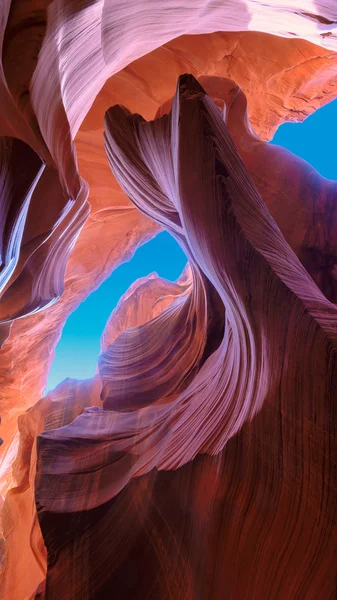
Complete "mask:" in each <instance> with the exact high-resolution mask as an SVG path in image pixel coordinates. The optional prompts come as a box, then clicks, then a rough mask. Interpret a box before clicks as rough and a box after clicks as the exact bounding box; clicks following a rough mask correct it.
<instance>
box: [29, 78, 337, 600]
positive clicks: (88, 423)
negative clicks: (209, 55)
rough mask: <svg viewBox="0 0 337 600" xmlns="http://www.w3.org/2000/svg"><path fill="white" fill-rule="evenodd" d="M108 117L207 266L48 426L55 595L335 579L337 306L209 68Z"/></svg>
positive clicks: (319, 586) (149, 205) (42, 484)
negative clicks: (255, 166) (70, 416)
mask: <svg viewBox="0 0 337 600" xmlns="http://www.w3.org/2000/svg"><path fill="white" fill-rule="evenodd" d="M105 127H106V132H105V140H106V148H107V155H108V159H109V162H110V165H111V168H112V170H113V172H114V174H115V177H116V178H117V179H118V181H119V183H120V185H121V186H122V188H123V190H124V191H125V193H126V194H127V195H128V196H129V197H130V198H131V199H132V201H133V202H134V203H135V204H136V205H137V206H139V208H140V209H141V210H142V211H143V212H145V214H147V215H148V216H150V217H151V218H152V219H153V220H156V221H157V222H158V223H159V224H160V225H162V226H165V227H166V228H167V229H168V230H169V231H170V232H171V234H172V235H174V236H175V237H176V238H177V240H178V241H179V243H180V244H181V245H182V247H183V248H184V250H185V252H186V254H187V256H188V258H189V263H190V267H191V274H192V280H193V285H192V287H191V286H190V289H189V288H187V289H186V290H184V291H183V293H182V294H180V295H179V296H178V297H177V298H176V299H175V300H174V301H173V302H172V303H171V304H170V305H169V306H168V307H167V308H165V309H164V310H163V311H162V312H161V313H160V314H159V315H158V317H156V318H154V319H152V320H151V321H149V322H147V323H145V324H143V325H141V326H140V327H138V328H131V329H130V328H129V329H126V330H125V331H124V332H123V333H121V334H120V335H119V336H118V337H117V338H116V339H115V341H114V342H113V343H112V344H111V345H110V346H109V347H108V348H107V350H105V352H104V353H103V354H102V356H101V359H100V363H99V365H100V375H101V377H102V380H103V399H104V402H103V407H102V408H100V407H97V406H96V407H93V408H87V409H85V410H84V411H83V412H82V413H81V414H80V415H79V416H78V417H77V418H76V419H75V420H74V421H72V422H70V423H69V425H66V426H64V427H62V428H61V429H52V430H49V431H46V432H44V433H43V434H41V435H40V436H39V440H38V462H37V480H36V485H37V488H36V501H37V507H38V515H39V520H40V524H41V529H42V533H43V535H44V539H45V542H46V545H47V550H48V552H49V559H48V571H47V580H46V594H47V597H48V598H57V597H59V596H60V594H61V593H63V597H65V598H74V597H78V598H79V597H80V596H81V595H82V594H85V593H86V592H87V590H90V594H91V597H94V598H95V597H96V598H100V597H101V598H104V597H109V594H112V593H115V594H116V595H117V596H119V597H125V596H129V597H134V596H135V595H136V596H137V597H139V598H148V597H153V598H172V599H173V598H181V599H183V598H199V597H205V598H223V597H224V594H225V595H227V596H228V597H230V598H256V599H257V598H264V597H267V598H278V597H279V598H289V597H295V598H296V597H303V598H315V597H316V598H317V597H318V598H319V597H322V598H323V597H324V598H333V594H334V593H335V583H336V566H335V561H334V552H335V549H336V542H337V539H336V536H337V533H336V529H335V527H334V523H335V520H336V502H335V500H336V489H335V483H336V480H335V478H334V477H335V472H334V465H335V460H336V450H335V447H336V446H335V441H336V408H335V397H336V391H337V387H336V348H337V309H336V307H335V306H334V304H332V303H331V302H330V301H329V300H328V299H327V298H326V296H325V295H324V294H323V293H322V291H321V290H320V289H319V287H318V286H317V285H316V284H315V282H314V281H313V279H312V278H311V277H310V275H309V274H308V271H307V270H306V269H305V268H304V266H303V265H302V264H301V261H300V260H299V257H298V256H297V254H299V253H298V251H297V248H294V249H292V247H291V246H290V245H289V244H288V243H287V241H286V239H285V237H284V235H283V234H282V228H281V229H280V228H279V227H278V225H277V223H276V222H275V220H274V219H273V217H272V216H271V214H270V211H269V210H268V208H267V206H266V203H265V202H264V201H263V200H262V198H261V196H260V194H259V193H258V190H257V188H256V187H255V185H254V183H253V181H252V179H251V178H250V177H249V175H248V172H247V170H246V168H245V167H244V164H243V163H242V161H241V159H240V157H239V155H238V154H237V152H236V149H235V146H234V144H233V141H232V140H231V137H230V135H229V132H228V129H227V127H226V125H225V121H224V119H223V116H222V114H221V112H220V111H219V108H218V107H217V106H216V105H215V103H213V101H212V100H211V99H210V98H209V96H207V95H206V94H205V92H204V90H203V88H202V87H201V86H200V84H198V83H197V81H196V80H195V79H194V78H193V77H191V76H183V77H181V78H180V80H179V84H178V88H177V93H176V96H175V98H174V101H173V105H172V110H171V112H170V113H169V115H164V116H162V117H161V118H158V119H157V120H155V121H152V122H146V121H144V120H143V119H142V117H140V116H139V115H136V116H132V115H131V114H130V113H129V112H128V111H127V110H126V109H123V108H121V107H118V106H116V107H114V108H112V109H110V110H109V111H108V112H107V115H106V121H105ZM201 223H202V226H201V225H200V224H201ZM160 335H161V336H162V338H161V340H160V341H161V343H159V342H158V338H159V336H160ZM166 341H168V342H169V347H167V345H166V344H165V342H166ZM156 342H157V343H156ZM179 352H181V355H179ZM177 357H178V360H177ZM121 373H122V374H123V376H121ZM154 374H156V375H155V376H154ZM135 381H137V386H136V385H135V383H134V382H135ZM107 382H108V389H107V388H106V386H107ZM327 448H329V451H328V459H327V454H326V452H327ZM199 455H206V456H204V457H199ZM212 456H213V457H216V458H211V457H212ZM237 462H239V467H238V469H237ZM187 463H190V464H189V465H187ZM185 465H187V466H185ZM184 466H185V467H184ZM181 467H184V469H181ZM160 471H166V472H167V473H166V474H165V475H164V474H163V475H162V474H160V473H158V472H160ZM157 473H158V474H157ZM208 478H209V479H210V487H208V483H207V481H208ZM162 486H163V487H162ZM317 515H319V518H317ZM117 523H118V525H116V524H117ZM129 528H130V529H129ZM65 530H67V532H68V534H69V535H68V536H67V539H64V536H62V535H61V532H62V531H65ZM97 546H98V547H99V548H101V549H102V553H103V556H104V561H106V562H105V564H106V565H108V567H107V568H106V569H102V558H103V556H102V555H101V556H100V555H99V552H94V555H95V556H96V559H95V558H93V556H92V554H93V553H92V548H93V547H95V548H97ZM108 547H109V549H108V550H107V548H108ZM205 548H207V552H205ZM105 550H106V551H105ZM136 555H137V556H138V558H137V559H136ZM289 556H291V557H292V560H291V561H289ZM98 557H99V558H98ZM79 564H80V565H81V574H80V575H79V572H78V565H79ZM135 564H137V569H136V572H135V573H134V574H132V575H131V576H130V577H128V578H126V576H125V574H126V572H129V571H131V572H132V570H133V566H134V565H135ZM148 564H151V567H149V568H148V566H147V565H148ZM243 568H244V574H242V569H243ZM154 572H156V573H157V577H155V576H154ZM158 574H160V575H158ZM229 574H231V575H229ZM65 587H66V588H67V591H64V589H65Z"/></svg>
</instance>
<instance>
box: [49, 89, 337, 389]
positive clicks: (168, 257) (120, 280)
mask: <svg viewBox="0 0 337 600" xmlns="http://www.w3.org/2000/svg"><path fill="white" fill-rule="evenodd" d="M336 139H337V100H336V101H334V102H331V103H330V104H328V105H326V106H324V107H323V108H321V109H320V110H318V111H316V112H315V113H314V114H313V115H311V116H310V117H308V118H307V119H306V120H305V121H304V122H303V123H285V124H284V125H281V127H279V129H278V131H277V132H276V134H275V136H274V138H273V140H272V142H271V143H273V144H277V145H279V146H283V147H284V148H287V149H288V150H290V151H291V152H293V153H294V154H297V155H298V156H301V157H302V158H304V159H305V160H306V161H307V162H309V163H310V164H311V165H313V167H315V169H317V171H319V173H320V174H321V175H323V177H327V178H328V179H337V161H336V158H335V148H334V146H335V140H336ZM185 264H186V257H185V255H184V253H183V252H182V250H181V249H180V247H179V246H178V244H177V243H176V242H175V240H174V239H173V238H172V237H171V236H170V235H169V234H168V233H166V232H163V233H160V234H158V235H157V236H156V237H155V238H154V239H153V240H151V241H150V242H148V243H147V244H145V245H144V246H141V247H140V248H139V249H138V250H137V251H136V252H135V254H134V256H133V258H132V259H131V260H130V261H129V262H127V263H124V264H123V265H121V266H120V267H118V268H117V269H116V270H115V271H114V272H113V273H112V274H111V275H110V277H109V278H108V279H106V281H104V282H103V283H102V285H101V286H100V287H99V288H98V290H96V291H95V292H93V293H92V294H90V296H89V297H88V298H87V299H86V300H85V301H84V302H82V304H80V306H79V307H78V308H77V310H75V311H74V312H73V313H72V314H71V315H70V316H69V318H68V320H67V322H66V324H65V326H64V328H63V332H62V337H61V339H60V341H59V343H58V345H57V347H56V353H55V358H54V361H53V364H52V367H51V370H50V373H49V378H48V383H47V387H46V391H49V390H51V389H53V388H54V387H55V386H56V385H57V384H58V383H60V382H61V381H63V380H64V379H65V378H66V377H71V378H75V379H86V378H88V377H92V376H93V375H94V373H95V370H96V364H97V359H98V355H99V344H100V337H101V334H102V332H103V329H104V326H105V323H106V321H107V319H108V317H109V315H110V313H111V312H112V310H113V309H114V308H115V306H116V304H117V303H118V301H119V299H120V297H121V296H122V295H123V294H124V293H125V292H126V291H127V289H128V288H129V287H130V285H131V284H132V283H133V282H134V281H135V280H136V279H139V278H140V277H144V276H146V275H148V274H149V273H152V272H153V271H155V272H156V273H158V275H159V276H160V277H164V278H165V279H169V280H171V281H175V280H176V279H177V278H178V277H179V275H180V274H181V272H182V270H183V268H184V266H185Z"/></svg>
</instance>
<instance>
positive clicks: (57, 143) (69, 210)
mask: <svg viewBox="0 0 337 600" xmlns="http://www.w3.org/2000/svg"><path fill="white" fill-rule="evenodd" d="M153 9H154V5H153V0H146V1H145V2H143V3H142V5H141V6H140V5H139V2H138V0H129V2H128V5H127V9H126V8H125V6H124V2H119V1H117V0H110V1H109V0H105V1H103V0H100V1H99V2H95V3H94V4H92V3H89V4H84V5H83V3H82V2H81V1H79V0H72V1H71V2H64V0H54V1H53V2H49V1H48V0H39V1H38V2H35V4H34V2H33V0H29V1H28V2H25V3H24V5H23V4H22V3H19V2H15V1H13V2H10V0H6V2H3V3H2V8H1V10H2V14H1V17H2V18H1V32H0V35H1V42H2V69H1V77H0V79H1V94H2V97H3V105H4V109H5V110H4V117H3V119H2V123H1V124H0V131H1V132H2V135H7V136H11V137H14V138H16V137H17V138H19V139H21V140H23V141H24V142H26V143H27V144H28V145H29V146H30V147H31V149H32V150H33V151H34V152H36V153H37V154H38V155H39V156H40V157H41V158H42V159H43V161H44V162H45V163H46V164H47V165H48V167H49V168H51V169H54V168H56V170H57V174H56V173H55V172H54V171H52V173H50V174H49V176H50V177H51V178H52V179H53V178H56V179H57V182H56V181H55V182H54V184H53V187H54V188H55V189H54V193H55V197H54V198H52V199H51V200H52V201H51V202H50V211H49V212H50V213H51V214H49V215H48V219H47V223H43V219H41V218H40V219H39V226H38V227H36V214H38V215H39V216H40V217H41V212H43V210H44V208H43V207H44V206H45V203H46V200H45V193H46V185H47V187H48V188H49V186H50V180H49V178H48V175H46V177H47V179H48V181H47V183H46V184H44V183H43V182H42V181H41V184H38V185H37V189H36V192H35V202H34V198H32V203H33V204H34V205H35V206H34V209H32V207H30V206H29V205H28V201H27V199H25V195H24V193H23V195H22V197H21V198H20V199H19V200H17V202H19V203H20V204H21V205H25V206H26V209H25V213H23V212H22V211H21V213H20V214H21V227H20V228H19V229H18V228H14V230H13V232H12V234H13V235H14V238H15V242H14V245H15V246H16V248H17V249H16V253H15V255H16V259H15V261H14V263H13V264H12V267H11V269H8V268H7V267H8V265H7V262H8V260H9V259H8V258H7V261H5V262H4V263H3V265H1V267H2V271H3V273H2V274H3V276H4V275H6V277H5V280H4V281H3V282H2V287H1V289H0V293H1V294H2V295H3V296H2V299H1V305H2V313H0V322H2V321H5V322H6V321H8V320H13V319H16V318H18V317H21V316H24V315H27V314H32V313H34V312H36V311H38V310H41V309H42V308H45V307H47V306H49V305H50V304H52V303H53V302H55V300H56V299H57V298H59V297H60V295H61V294H62V292H63V289H64V273H65V267H66V264H67V261H68V258H69V253H70V250H71V249H72V246H73V244H74V243H75V241H76V237H77V236H78V234H79V232H80V230H81V228H82V226H83V224H84V222H85V220H86V219H87V217H88V211H89V207H88V204H87V196H88V188H87V186H86V184H85V182H84V181H83V180H82V178H81V177H80V174H79V171H78V166H77V157H76V152H75V146H74V138H75V136H76V133H77V132H78V130H79V128H80V126H81V123H82V121H83V119H84V118H85V116H86V115H87V113H88V111H89V109H90V107H91V105H92V103H93V101H94V99H95V97H96V96H97V94H98V93H99V91H100V90H101V88H102V86H103V85H104V83H105V82H106V81H107V79H108V78H109V77H111V76H112V75H113V74H115V73H118V72H119V71H121V70H122V69H123V68H125V67H126V66H127V65H129V64H130V63H131V62H133V61H135V60H137V59H138V58H140V57H142V56H144V55H146V54H147V53H149V52H151V51H153V50H155V49H156V48H158V47H159V46H162V45H163V44H166V43H168V42H169V41H170V40H172V39H174V38H176V37H178V36H181V35H183V34H186V33H189V34H210V33H212V32H214V31H229V30H230V31H241V30H254V31H261V32H264V31H267V32H268V33H270V32H271V30H270V25H271V24H273V27H274V29H273V31H272V33H274V34H276V35H280V36H284V37H290V38H304V39H306V40H308V41H310V42H311V43H314V44H319V45H321V46H322V47H325V48H328V49H330V50H332V51H335V50H336V48H337V37H336V27H337V25H336V23H337V11H336V9H335V7H334V3H333V2H332V1H331V2H328V3H326V2H325V3H321V2H318V3H315V2H313V3H312V6H311V7H308V4H307V0H297V1H296V2H295V4H294V3H292V5H291V7H290V6H289V9H288V10H285V9H284V5H283V3H280V2H279V1H278V0H273V2H271V4H270V5H266V4H265V3H262V2H259V1H256V0H254V1H249V0H248V1H246V2H244V1H242V2H237V1H235V2H233V1H230V0H228V1H227V2H225V3H223V2H219V3H209V2H205V0H198V1H197V2H194V3H193V4H190V5H186V3H184V2H178V3H177V2H176V1H174V2H173V1H172V0H167V2H166V3H165V5H164V6H163V7H162V9H161V10H160V11H155V12H153ZM309 9H310V10H309ZM153 15H154V16H153ZM131 39H132V40H133V42H132V43H131V44H130V40H131ZM23 49H24V50H23ZM22 55H24V56H23V62H22V65H20V68H19V69H15V74H14V70H13V61H16V60H17V58H18V57H19V56H22ZM88 65H89V67H88ZM6 160H7V159H5V162H6ZM36 160H38V159H37V158H36ZM33 196H34V194H33ZM29 204H30V203H29ZM32 212H33V215H31V216H32V218H33V221H34V222H35V224H34V227H33V231H30V234H31V235H29V234H28V232H27V236H28V238H29V239H26V240H25V241H26V243H30V247H29V251H28V256H27V255H26V256H25V251H24V249H23V248H21V240H22V233H23V228H24V227H25V225H26V220H27V219H29V214H31V213H32ZM23 216H24V217H25V218H23ZM30 222H32V219H31V220H30ZM40 227H41V229H43V232H42V231H41V230H39V228H40ZM26 229H28V231H29V229H30V228H29V223H27V226H26ZM19 250H21V251H19ZM26 250H27V246H26ZM19 255H20V258H21V261H19ZM19 262H20V263H21V264H19ZM32 272H33V273H34V276H33V277H35V278H36V281H35V282H31V281H30V280H31V273H32ZM35 273H36V276H35ZM27 279H28V284H27V286H26V283H25V282H26V280H27ZM11 284H14V285H13V290H12V289H11V288H12V285H11ZM8 286H10V287H9V288H8ZM25 286H26V287H27V289H25ZM18 290H19V292H20V296H21V300H20V302H19V303H17V302H15V299H16V298H17V295H18ZM13 300H14V301H13ZM12 304H13V306H12ZM4 331H6V329H5V330H4Z"/></svg>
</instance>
